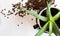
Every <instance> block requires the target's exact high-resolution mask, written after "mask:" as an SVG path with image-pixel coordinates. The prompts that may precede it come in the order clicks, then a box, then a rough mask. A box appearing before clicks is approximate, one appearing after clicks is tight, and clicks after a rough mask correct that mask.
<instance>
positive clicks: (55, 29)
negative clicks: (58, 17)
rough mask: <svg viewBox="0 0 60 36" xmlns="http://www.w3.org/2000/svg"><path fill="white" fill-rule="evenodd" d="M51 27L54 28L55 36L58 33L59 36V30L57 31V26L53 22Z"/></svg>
mask: <svg viewBox="0 0 60 36" xmlns="http://www.w3.org/2000/svg"><path fill="white" fill-rule="evenodd" d="M53 25H54V26H53V28H54V31H55V33H56V34H57V33H58V35H60V30H59V28H58V26H57V24H56V23H55V22H53Z"/></svg>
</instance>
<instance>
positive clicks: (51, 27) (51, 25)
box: [49, 22, 53, 36]
mask: <svg viewBox="0 0 60 36" xmlns="http://www.w3.org/2000/svg"><path fill="white" fill-rule="evenodd" d="M52 29H53V23H52V22H50V24H49V36H51V34H52Z"/></svg>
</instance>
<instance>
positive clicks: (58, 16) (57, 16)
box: [53, 12, 60, 20]
mask: <svg viewBox="0 0 60 36" xmlns="http://www.w3.org/2000/svg"><path fill="white" fill-rule="evenodd" d="M58 18H60V12H58V13H57V14H56V15H55V16H54V17H53V19H54V20H57V19H58Z"/></svg>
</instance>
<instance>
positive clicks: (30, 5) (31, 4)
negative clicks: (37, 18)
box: [1, 0, 46, 17]
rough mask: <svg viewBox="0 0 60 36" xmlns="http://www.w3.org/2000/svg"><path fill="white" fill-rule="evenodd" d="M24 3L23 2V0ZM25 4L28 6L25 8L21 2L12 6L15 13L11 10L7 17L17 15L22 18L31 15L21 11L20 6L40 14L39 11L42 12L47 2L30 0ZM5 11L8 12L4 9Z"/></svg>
mask: <svg viewBox="0 0 60 36" xmlns="http://www.w3.org/2000/svg"><path fill="white" fill-rule="evenodd" d="M22 2H23V0H22ZM25 4H26V5H25V6H23V4H22V5H21V2H18V3H16V4H12V11H13V12H12V11H11V10H8V14H7V15H11V14H14V13H15V15H17V14H18V15H19V16H20V17H24V16H26V14H27V15H29V14H28V13H25V12H24V11H21V10H20V6H23V7H25V8H27V9H28V10H34V11H36V12H37V13H39V11H41V10H42V9H43V8H45V7H46V1H45V0H28V1H27V2H26V3H25ZM3 10H6V9H3ZM3 10H2V11H3ZM1 13H2V12H1ZM2 14H3V15H5V14H4V13H2Z"/></svg>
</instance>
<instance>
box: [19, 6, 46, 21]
mask: <svg viewBox="0 0 60 36" xmlns="http://www.w3.org/2000/svg"><path fill="white" fill-rule="evenodd" d="M20 8H21V9H22V10H23V11H26V12H27V13H29V14H30V15H32V16H34V17H36V18H38V19H40V20H42V21H47V17H44V16H41V15H38V14H37V13H36V12H35V11H29V10H27V9H26V8H23V7H20Z"/></svg>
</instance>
